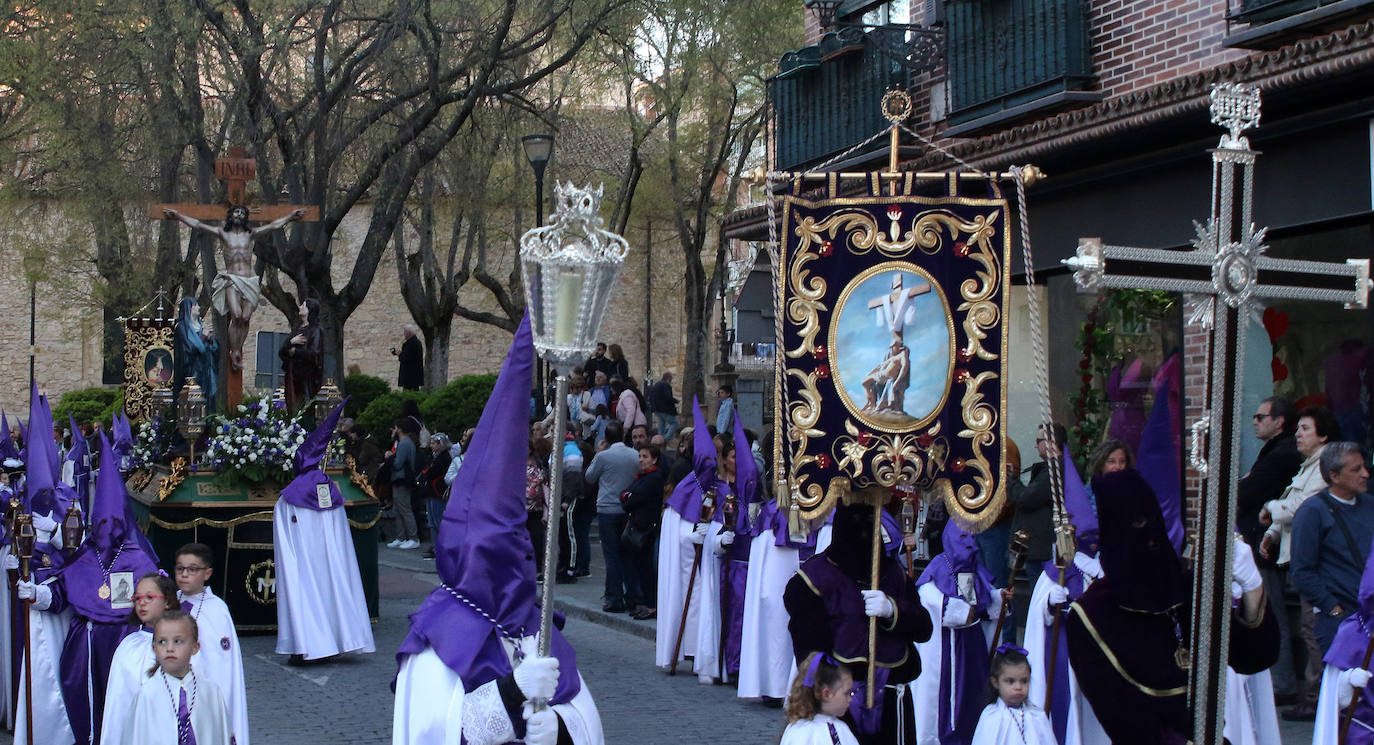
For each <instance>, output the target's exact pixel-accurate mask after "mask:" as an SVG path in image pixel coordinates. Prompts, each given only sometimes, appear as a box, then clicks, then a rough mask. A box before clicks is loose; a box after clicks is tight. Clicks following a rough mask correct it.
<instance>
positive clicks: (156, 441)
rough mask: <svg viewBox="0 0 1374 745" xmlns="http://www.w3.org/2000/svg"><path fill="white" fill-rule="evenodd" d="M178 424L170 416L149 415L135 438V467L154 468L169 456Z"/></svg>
mask: <svg viewBox="0 0 1374 745" xmlns="http://www.w3.org/2000/svg"><path fill="white" fill-rule="evenodd" d="M174 431H176V426H175V425H174V424H173V423H172V422H171V420H170V418H169V417H165V416H162V417H149V418H148V421H146V422H144V423H143V424H141V425H139V428H138V436H137V437H135V438H134V466H133V467H134V468H152V467H153V465H155V464H157V463H161V462H162V460H163V459H164V458H166V457H167V448H168V447H169V446H170V445H171V442H172V432H174Z"/></svg>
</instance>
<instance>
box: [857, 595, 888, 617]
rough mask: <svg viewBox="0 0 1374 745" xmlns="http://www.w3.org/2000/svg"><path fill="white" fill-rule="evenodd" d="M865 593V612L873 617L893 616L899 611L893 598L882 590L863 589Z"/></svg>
mask: <svg viewBox="0 0 1374 745" xmlns="http://www.w3.org/2000/svg"><path fill="white" fill-rule="evenodd" d="M861 592H863V594H864V613H865V614H867V615H868V616H870V617H872V618H891V617H892V614H894V613H896V612H897V607H896V606H895V605H893V604H892V598H889V597H888V596H887V593H885V592H883V591H882V590H862V591H861Z"/></svg>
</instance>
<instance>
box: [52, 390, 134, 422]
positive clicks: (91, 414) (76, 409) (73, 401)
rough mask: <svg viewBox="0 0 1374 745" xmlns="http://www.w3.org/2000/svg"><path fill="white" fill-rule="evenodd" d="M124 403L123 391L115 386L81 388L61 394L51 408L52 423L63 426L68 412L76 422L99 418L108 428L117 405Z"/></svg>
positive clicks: (66, 420)
mask: <svg viewBox="0 0 1374 745" xmlns="http://www.w3.org/2000/svg"><path fill="white" fill-rule="evenodd" d="M123 405H124V393H123V391H120V390H119V389H117V388H82V389H81V390H76V391H71V392H69V393H64V394H62V399H61V400H60V401H58V403H57V405H56V406H54V407H53V410H52V421H53V424H54V425H56V426H58V427H62V428H65V427H67V426H68V419H67V415H68V414H70V415H71V417H72V418H73V419H75V420H76V423H77V424H85V423H87V422H91V421H94V420H96V419H99V420H100V421H102V422H104V423H105V426H106V427H107V428H108V427H109V426H110V420H111V419H112V418H113V417H114V413H115V411H116V410H117V409H118V407H121V406H123Z"/></svg>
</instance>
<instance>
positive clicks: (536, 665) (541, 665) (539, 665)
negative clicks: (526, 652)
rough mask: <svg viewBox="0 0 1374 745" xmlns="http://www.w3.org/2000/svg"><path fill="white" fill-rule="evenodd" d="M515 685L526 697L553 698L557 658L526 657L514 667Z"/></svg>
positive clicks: (556, 675)
mask: <svg viewBox="0 0 1374 745" xmlns="http://www.w3.org/2000/svg"><path fill="white" fill-rule="evenodd" d="M515 685H516V686H518V687H519V688H520V692H521V693H523V694H525V698H527V699H536V698H542V699H544V700H546V701H547V700H548V699H551V698H553V692H554V690H556V689H557V688H558V658H557V657H526V658H525V661H524V662H521V663H520V665H519V667H517V668H515ZM555 729H556V728H555Z"/></svg>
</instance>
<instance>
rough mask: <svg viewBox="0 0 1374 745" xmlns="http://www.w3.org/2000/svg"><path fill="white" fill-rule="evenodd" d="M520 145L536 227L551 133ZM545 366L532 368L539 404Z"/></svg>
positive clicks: (523, 139) (541, 215) (529, 137)
mask: <svg viewBox="0 0 1374 745" xmlns="http://www.w3.org/2000/svg"><path fill="white" fill-rule="evenodd" d="M520 147H522V148H524V150H525V160H528V161H529V162H530V168H532V169H534V227H536V228H538V227H542V226H543V225H544V171H545V169H547V168H548V166H549V161H550V160H552V159H553V134H552V133H550V132H541V133H539V134H532V135H525V136H524V137H521V138H520ZM545 367H547V365H546V364H544V365H536V366H535V368H534V387H535V390H536V391H538V393H537V395H536V398H537V400H538V402H539V404H540V405H541V406H542V405H543V404H545V403H546V401H544V394H545V390H544V381H545V380H546V379H547V377H548V374H549V373H547V371H546V370H545Z"/></svg>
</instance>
